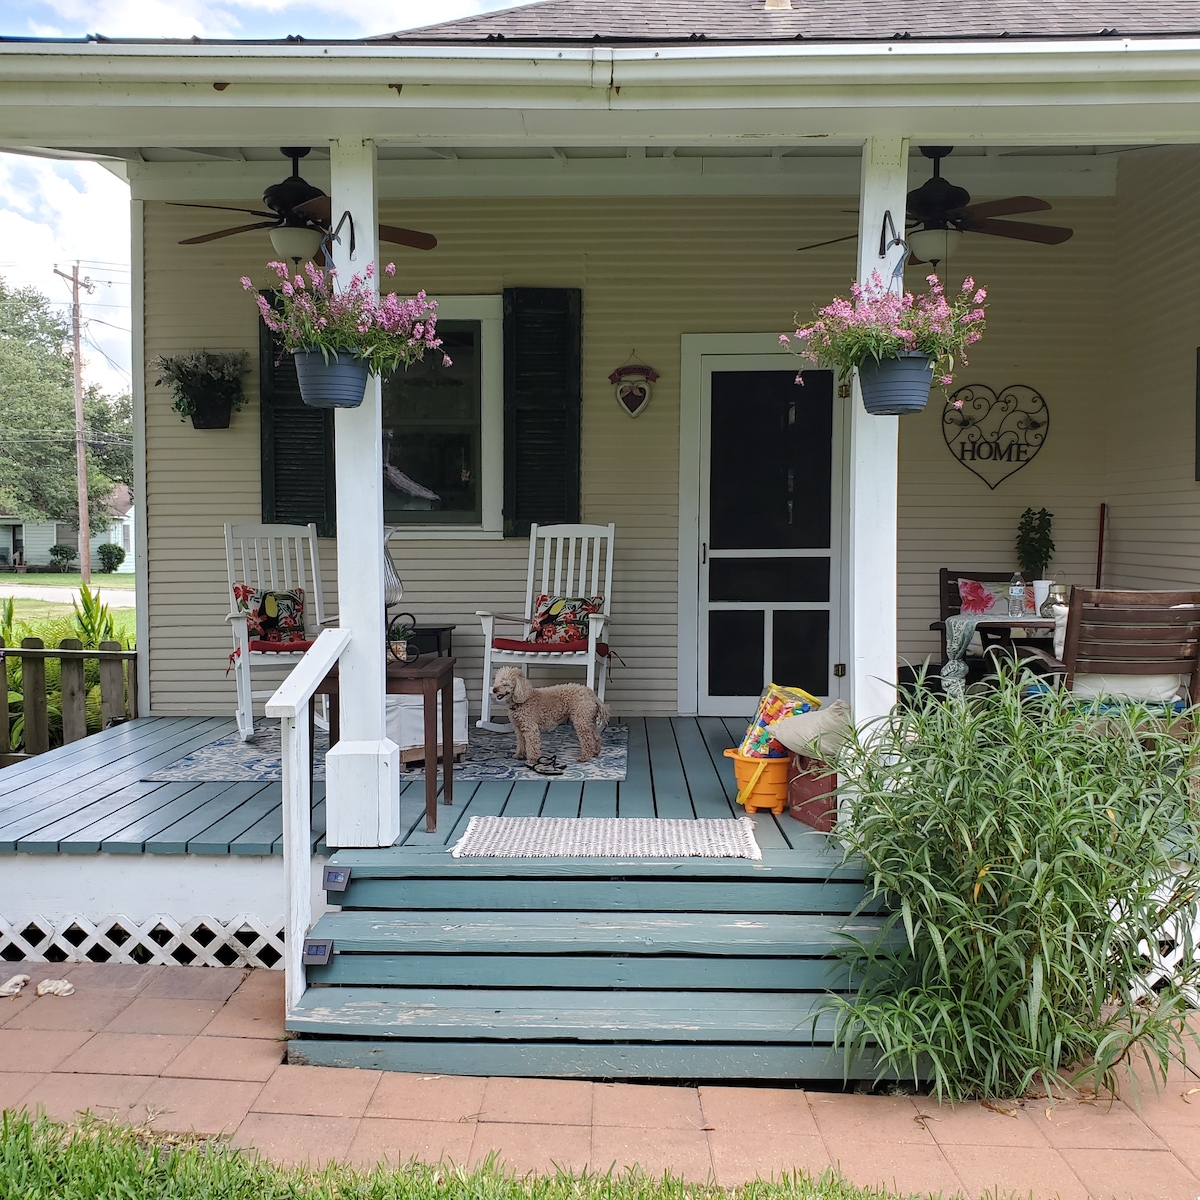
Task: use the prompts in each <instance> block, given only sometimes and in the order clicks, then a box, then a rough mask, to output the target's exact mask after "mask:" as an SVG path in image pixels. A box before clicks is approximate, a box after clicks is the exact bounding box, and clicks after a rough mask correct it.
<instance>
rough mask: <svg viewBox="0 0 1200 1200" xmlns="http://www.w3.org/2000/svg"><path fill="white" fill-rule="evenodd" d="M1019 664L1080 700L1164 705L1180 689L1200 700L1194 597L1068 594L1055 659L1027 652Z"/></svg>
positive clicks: (1199, 603)
mask: <svg viewBox="0 0 1200 1200" xmlns="http://www.w3.org/2000/svg"><path fill="white" fill-rule="evenodd" d="M1020 657H1022V658H1031V659H1034V660H1036V661H1037V662H1039V663H1041V664H1042V665H1044V666H1045V667H1046V668H1047V669H1048V670H1049V671H1050V673H1051V674H1054V675H1057V676H1060V677H1061V683H1062V686H1063V687H1064V688H1066V689H1067V690H1068V691H1070V692H1074V693H1075V694H1076V695H1078V696H1080V698H1086V699H1098V698H1100V697H1103V696H1108V697H1110V698H1112V699H1114V700H1115V701H1116V702H1117V703H1120V702H1122V701H1125V702H1127V703H1149V704H1165V703H1168V702H1170V701H1169V696H1170V695H1171V694H1172V693H1173V692H1174V691H1177V690H1178V688H1179V686H1180V685H1182V686H1183V687H1184V688H1185V689H1186V692H1187V695H1186V702H1187V703H1195V702H1196V701H1197V700H1200V590H1187V591H1170V592H1139V591H1118V590H1114V589H1111V588H1106V589H1096V588H1081V587H1073V588H1072V589H1071V597H1070V600H1069V602H1068V607H1067V627H1066V642H1065V645H1064V647H1063V656H1062V658H1061V659H1057V658H1055V657H1054V656H1053V655H1052V654H1047V653H1046V652H1045V651H1044V650H1038V649H1036V648H1035V647H1032V646H1022V647H1020Z"/></svg>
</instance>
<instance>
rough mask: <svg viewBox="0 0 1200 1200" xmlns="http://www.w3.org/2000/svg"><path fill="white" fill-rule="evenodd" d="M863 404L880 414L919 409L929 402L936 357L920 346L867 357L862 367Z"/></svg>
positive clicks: (869, 410) (887, 415)
mask: <svg viewBox="0 0 1200 1200" xmlns="http://www.w3.org/2000/svg"><path fill="white" fill-rule="evenodd" d="M858 382H859V386H860V387H861V388H862V398H863V407H864V408H865V409H866V410H867V412H869V413H872V414H873V415H874V416H877V417H902V416H904V415H905V414H906V413H918V412H920V411H921V410H922V409H923V408H924V407H925V405H926V404H927V403H928V402H929V389H930V388H931V387H932V386H933V360H932V359H931V358H930V357H929V355H928V354H922V353H921V352H920V351H919V350H908V351H906V352H905V353H903V354H898V355H896V357H895V358H881V359H880V360H879V361H878V362H876V361H875V359H873V358H869V359H867V361H866V362H865V363H863V364H862V365H861V366H860V367H859V368H858Z"/></svg>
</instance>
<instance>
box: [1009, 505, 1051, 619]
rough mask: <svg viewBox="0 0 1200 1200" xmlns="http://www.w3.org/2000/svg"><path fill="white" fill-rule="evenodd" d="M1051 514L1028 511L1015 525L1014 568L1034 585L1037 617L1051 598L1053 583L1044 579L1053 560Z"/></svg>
mask: <svg viewBox="0 0 1200 1200" xmlns="http://www.w3.org/2000/svg"><path fill="white" fill-rule="evenodd" d="M1053 520H1054V514H1053V513H1052V512H1047V511H1046V510H1045V509H1044V508H1039V509H1033V508H1027V509H1026V510H1025V511H1024V512H1023V513H1022V514H1021V520H1020V522H1019V523H1018V525H1017V565H1018V566H1019V567H1020V568H1021V571H1022V573H1023V574H1024V576H1025V578H1026V579H1029V580H1031V581H1032V583H1033V601H1034V608H1035V610H1036V611H1037V612H1038V613H1040V612H1041V610H1042V606H1043V605H1044V604H1045V603H1046V598H1047V597H1048V596H1049V595H1050V586H1051V584H1052V583H1053V580H1050V579H1047V578H1046V569H1047V568H1048V567H1049V566H1050V560H1051V559H1052V558H1053V557H1054V539H1053V538H1052V537H1051V536H1050V527H1051V522H1052V521H1053Z"/></svg>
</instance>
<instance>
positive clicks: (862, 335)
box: [779, 271, 987, 387]
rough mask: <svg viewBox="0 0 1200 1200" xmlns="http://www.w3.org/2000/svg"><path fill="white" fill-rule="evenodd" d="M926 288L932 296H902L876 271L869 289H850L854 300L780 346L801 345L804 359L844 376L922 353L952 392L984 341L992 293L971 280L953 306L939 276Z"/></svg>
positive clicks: (819, 314)
mask: <svg viewBox="0 0 1200 1200" xmlns="http://www.w3.org/2000/svg"><path fill="white" fill-rule="evenodd" d="M926 283H927V284H928V285H929V290H928V291H927V292H922V293H914V292H899V293H898V292H895V291H892V290H891V288H889V287H888V286H887V285H886V284H885V283H884V281H883V279H882V278H881V276H880V274H879V272H878V271H875V272H873V273H872V275H871V280H870V282H869V283H868V284H867V286H866V287H863V286H862V285H860V284H858V283H853V284H851V285H850V297H849V299H847V298H846V297H844V296H838V297H836V298H835V299H834V300H833V301H832V302H831V303H829V304H827V305H825V307H824V308H819V309H817V311H816V312H815V313H814V314H813V319H812V320H811V321H810V322H809V324H807V325H803V326H801V327H800V328H799V329H797V330H796V332H795V333H794V334H791V335H789V334H786V333H785V334H782V335H781V336H780V338H779V341H780V343H781V344H782V345H784V346H788V347H792V345H793V341H795V342H798V343H802V345H800V346H799V347H798V349H797V352H798V353H799V355H800V357H801V358H807V359H808V360H809V361H810V362H813V363H816V364H817V365H818V366H820V367H827V368H828V367H832V368H834V369H836V370H839V371H844V372H848V371H851V370H853V369H854V368H856V367H859V366H861V365H862V364H863V363H865V362H867V361H868V360H874V361H876V362H879V361H881V360H883V359H885V358H895V357H897V356H898V355H900V354H907V353H910V352H912V351H917V352H919V353H921V354H927V355H928V356H929V358H930V359H931V361H932V362H933V364H934V373H935V375H936V377H937V381H938V382H939V383H940V384H942V386H943V387H947V386H949V385H950V384H951V383H953V382H954V372H955V370H956V368H957V367H959V366H964V367H965V366H967V365H968V362H967V354H966V351H967V347H968V346H972V345H974V344H975V343H976V342H977V341H979V339H980V338H981V337H982V336H983V329H984V324H985V321H986V317H987V312H986V308H985V304H984V302H985V301H986V299H987V291H986V289H984V288H981V287H977V286H976V284H975V280H973V279H972V278H970V276H968V277H967V278H966V279H964V280H963V282H962V287H961V288H960V289H959V292H958V295H957V296H955V297H954V299H953V300H948V299H947V298H946V293H945V289H944V288H943V286H942V282H941V280H940V279H938V277H937V276H936V275H929V276H927V277H926ZM798 320H799V318H797V321H798Z"/></svg>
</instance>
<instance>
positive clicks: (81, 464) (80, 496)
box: [54, 263, 95, 584]
mask: <svg viewBox="0 0 1200 1200" xmlns="http://www.w3.org/2000/svg"><path fill="white" fill-rule="evenodd" d="M54 273H55V275H61V276H62V277H63V278H64V279H69V280H70V281H71V345H72V357H73V359H74V366H75V489H76V498H77V501H78V504H79V577H80V578H81V579H82V580H83V582H84V583H88V584H90V583H91V582H92V528H91V518H90V516H89V514H88V487H87V442H86V441H85V440H84V434H85V430H84V425H83V354H82V351H81V348H80V337H81V335H82V329H83V315H82V313H81V312H80V308H79V287H80V282H79V264H78V263H76V264H75V266H74V267H73V268H72V269H71V274H70V275H68V274H67V273H66V272H65V271H60V270H59V269H58V268H57V267H55V268H54ZM94 286H95V285H94V284H93V283H92V281H91V280H90V279H85V280H84V281H83V287H84V288H85V289H86V290H87V291H88V292H90V291H91V290H92V288H93V287H94Z"/></svg>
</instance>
